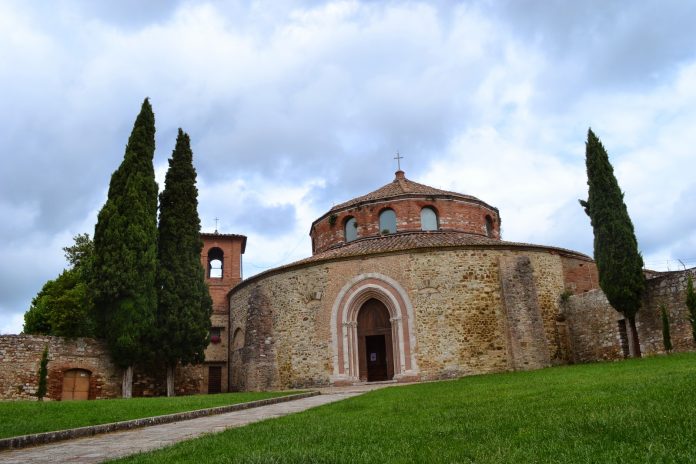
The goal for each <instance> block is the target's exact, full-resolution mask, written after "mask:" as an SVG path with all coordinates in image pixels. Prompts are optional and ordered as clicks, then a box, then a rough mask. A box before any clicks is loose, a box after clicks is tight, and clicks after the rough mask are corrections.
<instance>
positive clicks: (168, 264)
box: [156, 129, 212, 396]
mask: <svg viewBox="0 0 696 464" xmlns="http://www.w3.org/2000/svg"><path fill="white" fill-rule="evenodd" d="M200 229H201V222H200V219H199V216H198V189H197V188H196V170H195V169H194V167H193V153H192V152H191V146H190V140H189V136H188V134H186V133H185V132H183V131H182V130H181V129H179V135H178V137H177V139H176V147H175V148H174V151H173V153H172V157H171V159H170V160H169V169H168V171H167V175H166V177H165V181H164V190H163V191H162V193H161V194H160V216H159V242H158V243H159V248H158V269H157V291H158V307H157V330H158V336H157V347H156V349H157V351H158V354H159V356H158V359H161V360H162V361H163V362H164V364H165V365H166V367H167V396H174V369H175V367H176V365H177V364H178V363H182V364H196V363H199V362H203V360H204V358H205V348H206V347H207V346H208V334H209V332H210V315H211V312H212V301H211V299H210V294H209V292H208V287H207V285H206V283H205V279H204V277H205V274H204V270H203V266H202V265H201V258H200V256H201V250H202V249H203V241H202V240H201V237H200Z"/></svg>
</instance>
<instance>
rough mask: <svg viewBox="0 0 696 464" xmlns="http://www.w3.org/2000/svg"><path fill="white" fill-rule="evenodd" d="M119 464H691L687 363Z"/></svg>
mask: <svg viewBox="0 0 696 464" xmlns="http://www.w3.org/2000/svg"><path fill="white" fill-rule="evenodd" d="M118 462H128V463H167V464H171V463H175V462H206V463H223V462H235V463H236V462H248V463H281V462H283V463H284V462H292V463H305V462H314V463H334V462H349V463H359V462H375V463H381V462H398V463H403V462H414V463H421V462H423V463H439V462H444V463H473V462H475V463H529V462H535V463H547V462H555V463H569V462H570V463H575V462H578V463H671V462H696V354H683V355H672V356H661V357H652V358H647V359H638V360H630V361H624V362H615V363H600V364H590V365H580V366H567V367H556V368H550V369H544V370H541V371H534V372H520V373H509V374H495V375H482V376H475V377H467V378H463V379H460V380H456V381H450V382H437V383H429V384H418V385H412V386H405V387H395V388H386V389H382V390H377V391H373V392H370V393H367V394H365V395H362V396H360V397H356V398H353V399H349V400H346V401H342V402H339V403H334V404H330V405H326V406H322V407H319V408H316V409H312V410H308V411H305V412H303V413H299V414H295V415H291V416H285V417H282V418H277V419H273V420H268V421H265V422H260V423H256V424H252V425H249V426H246V427H242V428H238V429H230V430H227V431H225V432H223V433H219V434H216V435H209V436H206V437H203V438H199V439H195V440H191V441H187V442H182V443H180V444H178V445H175V446H172V447H170V448H166V449H164V450H161V451H156V452H152V453H146V454H142V455H137V456H133V457H131V458H126V459H124V460H120V461H118Z"/></svg>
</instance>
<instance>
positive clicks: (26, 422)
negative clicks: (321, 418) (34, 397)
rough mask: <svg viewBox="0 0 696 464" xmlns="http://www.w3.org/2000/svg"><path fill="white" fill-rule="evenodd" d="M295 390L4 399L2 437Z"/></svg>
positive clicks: (0, 418) (0, 422)
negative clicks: (29, 399) (185, 394)
mask: <svg viewBox="0 0 696 464" xmlns="http://www.w3.org/2000/svg"><path fill="white" fill-rule="evenodd" d="M292 393H295V392H262V393H224V394H219V395H193V396H177V397H173V398H166V397H162V398H131V399H113V400H97V401H43V402H39V401H3V402H0V438H7V437H14V436H17V435H27V434H30V433H40V432H50V431H54V430H63V429H70V428H74V427H83V426H85V425H97V424H107V423H109V422H118V421H123V420H129V419H139V418H141V417H150V416H160V415H163V414H171V413H175V412H183V411H193V410H196V409H205V408H213V407H216V406H225V405H228V404H236V403H245V402H247V401H254V400H261V399H265V398H272V397H275V396H283V395H288V394H292Z"/></svg>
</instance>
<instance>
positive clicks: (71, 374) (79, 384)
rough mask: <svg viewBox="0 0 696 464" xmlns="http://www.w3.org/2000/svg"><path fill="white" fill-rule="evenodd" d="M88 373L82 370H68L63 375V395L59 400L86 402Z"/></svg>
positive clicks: (87, 396)
mask: <svg viewBox="0 0 696 464" xmlns="http://www.w3.org/2000/svg"><path fill="white" fill-rule="evenodd" d="M90 376H91V374H90V372H89V371H87V370H84V369H70V370H67V371H65V373H64V374H63V394H62V395H61V399H62V400H63V401H66V400H88V399H89V379H90Z"/></svg>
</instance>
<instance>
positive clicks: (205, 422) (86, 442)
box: [0, 385, 387, 464]
mask: <svg viewBox="0 0 696 464" xmlns="http://www.w3.org/2000/svg"><path fill="white" fill-rule="evenodd" d="M385 386H387V385H361V386H357V387H345V388H330V389H323V390H322V394H321V395H319V396H313V397H310V398H303V399H300V400H295V401H288V402H286V403H279V404H272V405H268V406H260V407H258V408H253V409H245V410H243V411H235V412H229V413H225V414H219V415H215V416H207V417H201V418H198V419H191V420H186V421H181V422H173V423H171V424H162V425H155V426H152V427H144V428H139V429H135V430H128V431H124V432H115V433H109V434H105V435H97V436H94V437H89V438H78V439H76V440H69V441H63V442H58V443H52V444H48V445H42V446H35V447H32V448H25V449H19V450H11V451H2V452H0V463H22V464H24V463H57V462H69V463H97V462H102V461H106V460H108V459H116V458H120V457H123V456H128V455H129V454H135V453H139V452H142V451H150V450H153V449H157V448H162V447H165V446H169V445H172V444H174V443H177V442H180V441H183V440H189V439H191V438H195V437H198V436H200V435H203V434H206V433H215V432H222V431H223V430H225V429H228V428H232V427H241V426H243V425H247V424H250V423H252V422H258V421H262V420H265V419H270V418H273V417H280V416H285V415H288V414H292V413H295V412H300V411H304V410H306V409H310V408H314V407H317V406H321V405H323V404H329V403H333V402H335V401H341V400H344V399H346V398H351V397H353V396H357V395H360V394H362V393H364V392H365V391H368V390H373V389H375V388H381V387H385Z"/></svg>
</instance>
